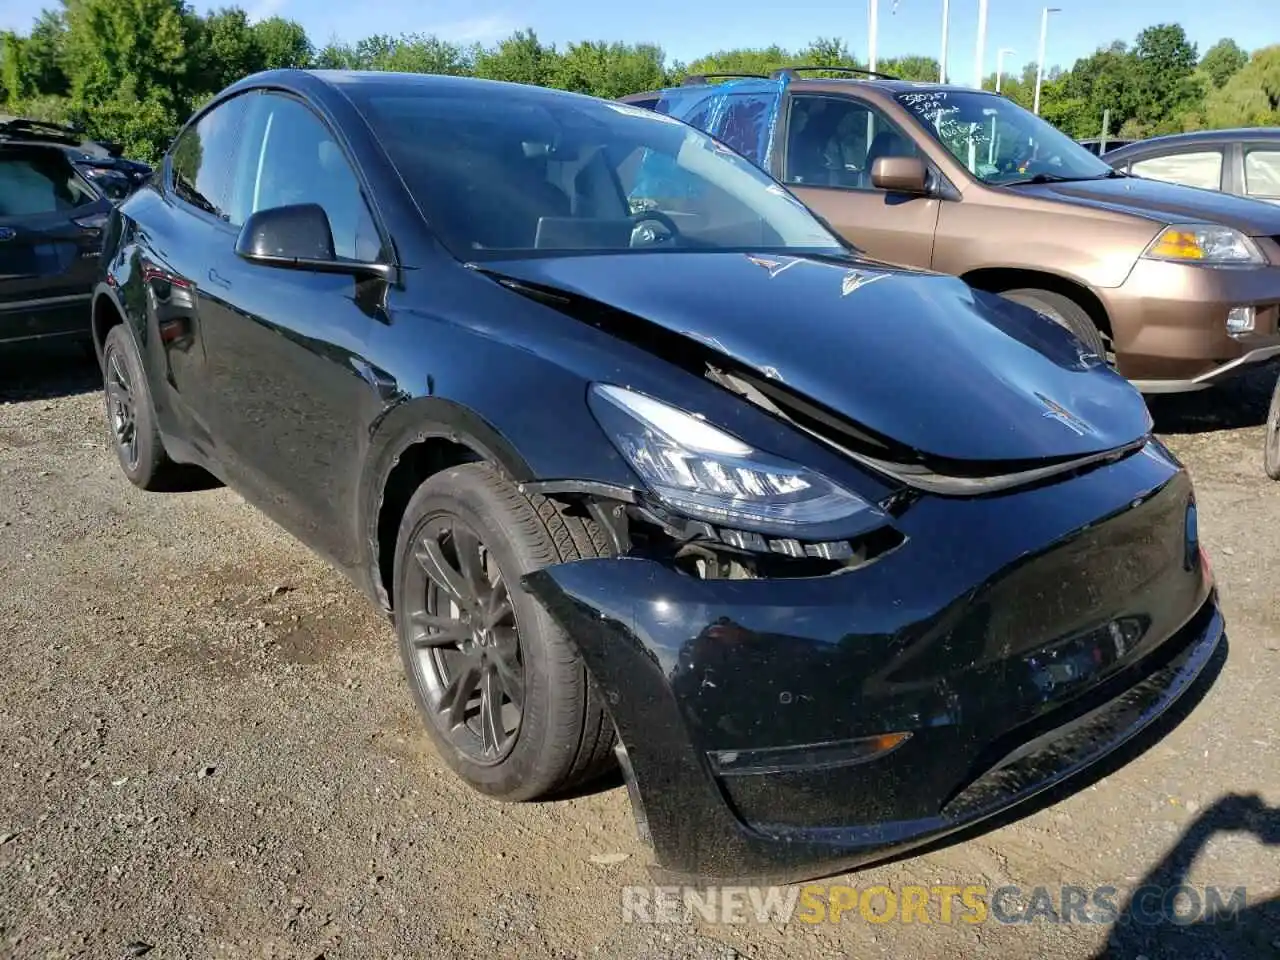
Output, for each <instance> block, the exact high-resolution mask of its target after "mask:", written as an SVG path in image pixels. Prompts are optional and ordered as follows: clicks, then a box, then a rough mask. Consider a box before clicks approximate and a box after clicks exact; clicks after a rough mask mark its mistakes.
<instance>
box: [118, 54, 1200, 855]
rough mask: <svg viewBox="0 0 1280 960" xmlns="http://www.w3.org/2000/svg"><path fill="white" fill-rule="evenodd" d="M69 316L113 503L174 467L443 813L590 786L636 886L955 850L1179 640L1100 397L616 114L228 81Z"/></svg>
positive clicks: (1124, 701) (1090, 376)
mask: <svg viewBox="0 0 1280 960" xmlns="http://www.w3.org/2000/svg"><path fill="white" fill-rule="evenodd" d="M277 134H279V135H280V138H281V139H279V140H273V139H271V138H272V137H274V136H276V135H277ZM197 146H198V147H199V149H196V147H197ZM655 158H657V161H661V162H660V163H659V166H664V169H666V170H667V171H668V172H669V173H670V172H676V173H681V172H683V174H685V175H687V179H686V180H685V181H684V182H685V183H686V185H689V184H692V185H693V186H694V187H696V188H697V189H695V190H693V191H691V192H692V193H693V194H697V195H698V196H699V197H700V199H696V198H695V199H691V198H690V197H686V198H685V199H684V200H683V201H680V202H675V201H672V200H670V198H664V197H663V196H661V195H660V193H651V194H648V195H644V188H642V187H638V186H637V184H636V182H634V178H635V176H636V171H637V169H638V167H637V164H641V165H643V164H644V163H647V162H654V161H655ZM277 164H278V168H277V166H276V165H277ZM281 174H286V175H285V176H281ZM339 250H341V251H343V252H341V253H339V252H337V251H339ZM94 331H95V337H96V340H97V343H98V344H99V349H100V351H101V354H102V358H103V367H104V388H105V406H106V412H107V416H108V420H109V423H110V425H111V427H112V430H113V432H114V435H115V437H116V448H117V451H116V452H117V455H118V457H119V459H120V463H121V466H122V468H123V470H124V472H125V473H126V475H127V476H128V477H129V478H130V480H131V481H132V482H134V483H135V484H137V485H139V486H142V487H145V488H153V487H155V486H157V485H158V484H159V483H160V482H161V480H162V478H163V477H165V476H167V475H172V473H173V470H174V469H175V467H176V466H177V465H178V464H181V463H188V464H197V465H199V466H201V467H204V468H205V469H207V470H209V471H211V472H213V473H214V474H215V475H217V476H218V477H221V478H222V479H224V480H225V481H226V482H227V483H229V484H230V485H231V486H232V487H234V488H235V489H236V490H238V491H240V492H241V493H242V494H243V495H244V496H245V497H246V498H247V499H248V500H249V501H250V502H251V503H253V504H256V505H257V506H258V507H259V508H261V509H262V510H263V511H264V512H265V513H267V514H268V515H269V516H270V517H272V518H273V519H274V520H276V521H277V522H278V523H280V524H281V525H282V526H283V527H285V528H286V529H287V530H289V531H291V532H292V533H294V534H295V535H296V536H297V537H298V538H299V539H301V540H302V541H303V542H305V543H306V544H308V545H309V546H310V547H311V548H312V549H314V550H316V551H317V552H318V553H319V554H321V555H322V556H325V557H326V558H328V559H329V560H330V562H332V563H333V564H334V565H335V566H336V567H337V568H338V569H340V570H342V571H343V572H344V573H346V575H347V576H349V577H350V578H351V579H352V581H353V582H354V583H356V584H357V585H358V586H359V587H360V588H361V589H362V590H363V591H364V592H365V593H366V594H367V595H368V596H369V597H370V599H371V600H372V601H373V602H374V603H376V604H377V605H378V606H379V607H380V608H381V609H382V610H383V611H384V612H385V613H386V615H387V617H388V618H389V619H390V621H391V622H392V623H393V624H394V626H395V628H396V632H397V637H398V639H399V642H400V647H401V653H402V656H403V657H404V660H405V665H406V672H407V674H408V676H409V680H410V687H411V689H412V691H413V692H414V696H415V698H416V699H417V701H418V704H419V707H420V709H421V711H422V715H423V720H424V726H425V727H426V730H427V732H428V733H429V734H430V735H431V737H432V738H433V740H434V741H435V742H436V744H437V746H438V748H439V750H440V752H441V755H442V756H443V757H444V758H445V760H446V761H447V762H448V763H449V764H450V765H451V766H452V767H453V768H454V769H455V770H456V771H457V772H458V773H459V775H460V776H462V777H463V778H464V779H465V780H466V781H467V782H468V783H470V784H471V785H472V786H473V787H475V788H476V789H477V790H478V791H480V792H482V793H485V794H488V795H491V796H495V797H499V798H502V799H506V800H528V799H534V798H537V797H542V796H547V795H555V794H556V793H557V791H561V790H563V789H565V788H566V787H568V786H570V785H573V784H577V783H583V782H588V781H589V780H590V778H591V776H593V775H595V774H597V773H599V772H600V771H601V770H602V769H605V768H606V767H607V765H608V763H609V762H613V761H614V760H615V759H616V762H618V763H619V764H620V765H621V767H622V770H623V772H624V774H625V778H626V781H627V783H628V787H629V789H630V791H631V796H632V800H633V803H634V809H635V812H636V817H637V821H638V823H639V825H640V827H641V830H642V833H643V835H644V836H645V837H646V838H648V840H649V841H650V842H651V844H652V846H653V848H654V851H655V855H656V859H657V862H658V864H659V865H660V866H661V867H662V868H664V869H665V870H666V871H668V872H669V873H671V874H676V875H684V876H689V877H699V878H704V879H705V878H721V879H728V878H737V879H746V878H752V879H760V878H771V879H775V880H783V879H796V878H799V877H805V876H814V875H817V874H820V873H824V872H829V871H832V870H838V869H842V868H846V867H849V866H853V865H856V864H859V863H863V862H866V861H868V860H871V859H875V858H877V857H880V856H883V855H884V854H885V853H886V852H888V851H892V850H897V849H905V848H910V847H912V846H915V845H918V844H920V843H923V842H925V841H927V840H928V839H930V838H932V837H937V836H940V835H943V834H946V833H949V832H951V831H954V830H956V829H959V828H960V827H962V826H964V825H966V824H972V823H975V822H979V821H981V820H982V819H983V818H985V817H987V816H989V815H991V814H992V813H994V812H995V811H997V810H1001V809H1005V808H1007V807H1009V806H1010V805H1011V804H1015V803H1018V802H1019V801H1021V800H1024V799H1026V798H1027V797H1029V796H1032V795H1034V794H1036V793H1038V792H1039V791H1042V790H1044V789H1045V788H1046V787H1048V786H1049V785H1051V784H1053V783H1057V782H1059V781H1061V780H1062V779H1063V778H1065V777H1067V776H1069V775H1071V774H1072V773H1073V772H1075V771H1077V770H1079V769H1081V768H1083V767H1086V766H1088V765H1089V764H1091V763H1093V762H1094V761H1096V760H1097V759H1099V758H1100V757H1102V756H1106V755H1108V754H1109V753H1111V751H1113V750H1114V749H1115V748H1116V747H1117V746H1118V745H1119V744H1121V743H1124V742H1126V741H1127V740H1129V739H1130V738H1131V737H1133V736H1134V735H1135V734H1136V733H1137V732H1138V731H1140V730H1142V729H1144V728H1145V727H1146V726H1147V725H1148V724H1150V723H1151V722H1152V721H1153V720H1154V719H1155V718H1157V717H1159V716H1161V715H1163V714H1164V713H1165V712H1166V710H1167V709H1168V707H1169V706H1170V705H1171V704H1173V703H1174V702H1176V701H1177V700H1178V698H1179V697H1180V696H1181V695H1182V694H1183V693H1184V692H1185V691H1186V690H1187V689H1189V687H1190V685H1191V684H1192V683H1193V682H1194V681H1195V679H1196V678H1197V676H1199V675H1200V673H1201V671H1202V669H1203V668H1204V666H1205V665H1206V664H1207V663H1208V662H1209V661H1210V659H1211V658H1212V657H1213V655H1214V653H1215V651H1217V650H1219V649H1220V643H1221V641H1222V638H1223V636H1224V633H1223V629H1224V628H1223V621H1222V617H1221V614H1220V612H1219V609H1218V603H1217V597H1216V591H1215V588H1214V585H1213V579H1212V574H1211V572H1210V571H1209V568H1208V565H1207V563H1206V561H1205V559H1204V554H1203V551H1202V550H1201V549H1200V546H1199V534H1198V525H1197V522H1196V506H1195V496H1194V490H1193V487H1192V484H1191V481H1190V478H1189V477H1188V475H1187V473H1186V471H1185V470H1184V469H1183V468H1182V467H1181V466H1180V465H1179V463H1178V462H1177V460H1176V458H1174V457H1173V456H1172V455H1171V454H1170V453H1169V452H1168V451H1167V450H1166V449H1165V448H1164V447H1163V446H1162V445H1161V444H1160V443H1159V442H1158V441H1157V440H1156V439H1155V438H1154V437H1153V436H1152V435H1151V432H1150V431H1151V421H1150V418H1149V416H1148V414H1147V411H1146V407H1145V404H1144V403H1143V401H1142V398H1141V396H1140V394H1138V393H1137V392H1136V391H1135V390H1134V389H1133V388H1132V386H1131V385H1130V384H1128V383H1127V382H1126V381H1125V380H1124V379H1123V378H1122V377H1120V376H1119V375H1117V374H1116V373H1115V372H1114V371H1112V370H1110V369H1108V368H1107V367H1106V366H1105V364H1103V363H1102V362H1101V361H1100V360H1099V358H1098V357H1097V356H1096V355H1093V354H1090V353H1089V352H1088V351H1086V350H1084V349H1083V348H1082V345H1081V344H1080V342H1079V341H1078V339H1076V338H1075V337H1073V336H1071V335H1070V334H1069V333H1068V332H1066V331H1064V330H1063V329H1061V327H1059V326H1058V325H1056V324H1054V323H1052V322H1050V321H1049V320H1047V319H1045V318H1043V317H1041V316H1039V315H1037V314H1036V313H1034V312H1032V311H1029V310H1026V309H1025V308H1023V307H1021V306H1019V305H1017V304H1014V303H1012V302H1010V301H1007V300H1004V299H1002V298H1000V297H996V296H993V295H990V294H987V293H984V292H982V291H977V290H974V289H973V288H972V287H970V286H968V285H967V284H965V283H963V282H962V281H960V280H958V279H956V278H954V277H948V276H945V275H941V274H932V273H926V272H922V271H917V270H910V269H906V268H902V267H896V266H893V265H890V264H886V263H883V262H880V261H875V260H870V259H868V258H866V257H865V256H862V255H859V254H857V253H856V252H855V251H853V250H851V249H849V248H848V247H847V245H844V244H842V243H841V242H840V241H839V240H838V238H837V237H836V236H835V235H834V234H832V233H830V232H829V231H828V230H827V229H826V228H825V227H823V226H822V225H821V224H820V223H819V222H818V221H816V220H815V219H814V218H813V217H812V216H811V214H810V213H809V212H808V211H807V209H806V208H805V207H804V206H803V205H802V204H800V203H798V202H797V201H796V200H795V199H794V198H793V197H791V196H790V195H789V194H788V193H787V191H786V190H784V189H782V188H781V187H780V186H779V185H778V184H777V183H775V182H773V181H771V180H770V179H769V178H767V177H766V176H764V175H763V174H762V173H761V172H760V171H759V170H758V169H756V168H754V167H753V166H752V165H751V164H750V163H748V162H747V161H745V160H743V159H742V158H741V157H739V156H737V155H736V154H734V153H733V152H732V151H729V150H727V149H725V148H724V147H723V146H722V145H720V144H718V143H717V142H716V141H714V140H713V139H712V138H710V137H707V136H705V135H703V134H701V133H699V132H698V131H697V130H695V129H694V128H692V127H690V126H688V125H685V124H682V123H678V122H675V121H672V120H670V119H667V118H662V117H660V116H657V115H654V114H652V113H651V112H648V111H644V110H640V109H637V108H633V107H629V106H626V105H622V104H617V103H607V102H605V101H600V100H595V99H591V98H585V97H580V96H577V95H573V94H567V93H563V92H556V91H549V90H542V89H538V88H532V87H522V86H516V85H510V84H497V83H492V82H488V81H479V80H473V79H462V78H446V77H428V76H399V75H394V74H364V73H327V72H316V73H312V72H299V71H282V72H273V73H267V74H261V75H258V76H255V77H251V78H248V79H246V80H244V81H242V82H240V83H239V84H237V85H235V86H233V87H231V88H229V89H228V90H226V91H224V92H223V93H221V94H220V95H219V96H217V97H215V98H214V99H213V100H212V101H211V102H210V103H209V104H208V105H207V106H206V107H204V108H202V111H201V112H200V113H199V114H198V115H197V116H195V117H193V118H192V120H191V121H190V122H189V124H188V125H187V126H186V128H185V129H184V130H183V132H182V133H181V134H180V135H179V137H178V138H177V140H176V141H175V144H174V146H173V147H172V149H171V151H170V153H169V155H168V156H167V157H166V158H165V161H164V164H163V167H162V170H161V172H160V175H159V176H157V178H156V179H155V181H154V182H153V183H152V184H150V185H148V186H146V187H144V188H143V189H141V190H139V191H138V192H137V193H136V194H134V195H133V196H131V197H130V198H129V199H128V200H126V201H125V202H124V203H123V204H121V205H120V207H119V208H117V210H116V211H115V213H113V215H112V220H111V227H110V230H109V240H108V250H107V252H106V254H105V256H104V258H103V275H102V279H101V281H100V283H99V285H98V288H97V295H96V300H95V303H94ZM448 658H451V659H448ZM472 688H475V692H474V698H473V694H472ZM464 689H465V691H466V693H465V695H464V693H463V691H464ZM566 691H568V693H569V694H572V696H570V697H569V698H568V699H567V700H566V699H565V696H566ZM513 706H514V707H516V708H517V709H515V710H511V709H509V708H510V707H513ZM546 716H552V717H553V719H554V723H550V724H548V723H546V722H544V717H546ZM335 735H341V734H340V732H336V731H335Z"/></svg>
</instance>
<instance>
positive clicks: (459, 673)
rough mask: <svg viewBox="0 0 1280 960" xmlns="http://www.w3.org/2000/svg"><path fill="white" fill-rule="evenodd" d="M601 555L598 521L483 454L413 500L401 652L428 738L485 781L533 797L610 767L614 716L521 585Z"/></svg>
mask: <svg viewBox="0 0 1280 960" xmlns="http://www.w3.org/2000/svg"><path fill="white" fill-rule="evenodd" d="M607 553H608V546H607V538H606V537H605V535H604V533H603V531H601V530H600V529H599V528H598V527H597V526H596V525H595V524H594V523H592V522H591V521H590V520H588V519H586V518H584V517H580V516H573V515H571V514H570V513H568V512H567V511H566V508H565V507H564V506H563V505H560V504H557V503H555V502H553V501H551V500H548V499H546V498H544V497H538V496H525V495H524V494H523V493H521V492H520V490H519V489H518V488H517V487H516V485H515V484H514V483H512V482H511V481H510V480H509V479H508V478H507V477H505V476H503V474H502V473H501V471H499V470H498V469H497V468H496V467H494V466H492V465H490V464H487V463H468V464H464V465H461V466H457V467H450V468H448V469H446V470H443V471H441V472H440V473H437V474H435V475H433V476H432V477H430V478H429V479H427V480H426V481H425V482H424V483H423V484H422V485H421V486H420V487H419V488H418V490H417V492H416V493H414V495H413V496H412V497H411V498H410V500H409V504H408V506H407V507H406V508H405V513H404V516H403V518H402V519H401V521H400V528H399V531H398V533H397V536H396V553H395V570H394V574H393V581H392V587H393V589H392V602H393V606H394V611H395V623H396V633H397V636H398V639H399V643H400V656H401V659H402V660H403V662H404V668H405V674H406V676H407V677H408V680H409V686H410V689H411V691H412V693H413V697H414V700H415V701H416V703H417V706H418V711H419V713H420V714H421V716H422V718H423V720H424V726H425V727H426V730H427V733H428V734H429V735H430V737H431V739H432V741H433V742H434V743H435V745H436V749H437V750H438V751H439V753H440V755H441V757H442V758H443V759H444V760H445V762H446V763H448V764H449V766H450V767H452V768H453V770H454V772H455V773H457V774H458V775H459V776H460V777H461V778H462V779H463V780H464V781H466V782H467V783H468V784H470V785H471V786H472V787H474V788H475V789H476V790H478V791H480V792H481V793H485V794H488V795H489V796H492V797H496V798H498V799H501V800H507V801H523V800H533V799H537V798H540V797H545V796H548V795H553V794H558V793H561V792H562V791H565V790H567V789H570V788H572V787H574V786H577V785H578V784H581V783H584V782H586V781H589V780H592V779H594V778H595V777H597V776H599V775H601V774H602V773H604V772H605V771H606V770H608V769H609V768H611V767H612V766H613V764H614V753H613V746H614V742H615V733H614V729H613V722H612V720H611V719H610V718H609V716H608V712H607V711H606V709H605V705H604V701H603V698H602V697H601V694H600V692H599V691H598V690H597V689H596V686H595V684H594V682H593V681H592V679H591V677H590V675H589V674H588V672H587V669H586V665H585V664H584V663H583V660H582V657H581V654H580V653H579V652H578V650H577V648H576V647H575V646H574V644H573V643H572V642H571V640H570V639H569V638H568V637H567V636H565V635H564V633H563V632H562V631H561V630H560V628H559V627H558V626H557V625H556V623H555V621H554V620H553V619H552V618H551V617H550V616H549V615H548V613H547V612H546V611H545V610H544V609H543V608H542V606H541V604H539V603H538V602H537V600H535V599H534V597H533V596H531V595H530V594H529V593H527V592H526V591H525V589H524V588H523V586H522V585H521V581H522V578H523V577H524V576H525V574H527V573H529V572H531V571H533V570H535V569H539V568H542V567H546V566H549V565H554V564H559V563H565V562H569V561H572V560H580V559H584V558H590V557H599V556H604V555H607Z"/></svg>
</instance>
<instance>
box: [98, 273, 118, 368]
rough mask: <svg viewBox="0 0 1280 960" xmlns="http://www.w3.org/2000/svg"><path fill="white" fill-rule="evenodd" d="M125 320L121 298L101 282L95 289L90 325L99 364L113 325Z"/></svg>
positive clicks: (116, 325) (115, 325)
mask: <svg viewBox="0 0 1280 960" xmlns="http://www.w3.org/2000/svg"><path fill="white" fill-rule="evenodd" d="M124 322H125V312H124V308H123V307H122V306H121V305H120V301H119V299H118V298H117V297H116V295H115V291H114V290H112V289H111V288H110V287H109V286H107V285H106V284H99V285H98V288H97V290H95V291H94V296H93V305H92V308H91V313H90V327H91V333H92V334H93V349H94V352H95V353H96V354H97V355H98V365H99V366H101V365H102V349H103V344H105V343H106V342H107V334H108V333H110V332H111V329H112V328H113V327H118V326H119V325H120V324H122V323H124Z"/></svg>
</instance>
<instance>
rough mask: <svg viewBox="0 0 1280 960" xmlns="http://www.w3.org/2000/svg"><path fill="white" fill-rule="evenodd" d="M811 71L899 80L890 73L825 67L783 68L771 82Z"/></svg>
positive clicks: (770, 76) (856, 68) (770, 77)
mask: <svg viewBox="0 0 1280 960" xmlns="http://www.w3.org/2000/svg"><path fill="white" fill-rule="evenodd" d="M810 70H825V71H826V72H828V73H856V74H859V75H860V76H864V77H874V78H875V79H877V80H899V79H901V78H900V77H895V76H893V75H891V74H888V73H876V72H875V71H874V70H862V69H860V68H858V67H824V66H817V65H815V66H811V67H810V66H805V67H782V68H780V69H778V70H775V71H773V73H771V74H770V75H769V79H770V80H790V79H792V77H793V76H794V75H795V74H797V73H803V72H806V71H810Z"/></svg>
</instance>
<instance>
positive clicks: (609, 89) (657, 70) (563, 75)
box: [551, 41, 666, 99]
mask: <svg viewBox="0 0 1280 960" xmlns="http://www.w3.org/2000/svg"><path fill="white" fill-rule="evenodd" d="M662 62H663V55H662V48H661V47H657V46H654V45H653V44H646V43H642V44H637V45H635V46H631V45H629V44H625V43H605V42H604V41H587V42H585V43H571V44H569V46H568V48H567V49H566V50H565V52H564V53H563V54H561V55H560V57H559V58H558V60H557V62H556V64H555V68H554V69H553V71H552V73H551V83H552V86H556V87H559V88H561V89H563V90H573V91H575V92H577V93H588V94H591V95H592V96H596V97H607V98H609V99H616V98H617V97H621V96H623V95H625V94H628V93H635V92H636V91H638V90H649V89H652V88H654V87H660V86H662V85H663V84H664V83H665V82H666V74H665V72H664V71H663V68H662Z"/></svg>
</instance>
